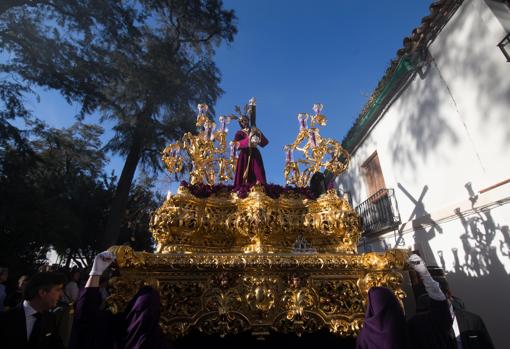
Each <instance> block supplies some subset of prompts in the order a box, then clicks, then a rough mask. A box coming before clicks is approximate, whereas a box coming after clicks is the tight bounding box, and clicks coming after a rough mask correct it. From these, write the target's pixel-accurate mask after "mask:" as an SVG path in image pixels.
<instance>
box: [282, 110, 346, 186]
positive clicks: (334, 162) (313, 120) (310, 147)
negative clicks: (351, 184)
mask: <svg viewBox="0 0 510 349" xmlns="http://www.w3.org/2000/svg"><path fill="white" fill-rule="evenodd" d="M322 108H323V106H322V104H314V108H313V109H314V111H315V115H309V114H307V113H299V114H298V120H299V123H300V129H299V132H298V135H297V136H296V139H295V140H294V142H293V143H292V144H289V145H286V146H285V148H284V150H285V151H286V152H287V157H286V158H287V160H286V163H285V169H284V176H285V181H286V182H287V183H288V184H295V185H297V186H298V187H306V186H307V185H308V184H309V183H310V178H311V177H312V175H313V174H314V173H316V172H320V170H321V169H322V168H324V169H326V170H328V171H330V172H332V173H333V174H334V175H339V174H340V173H342V172H344V171H345V170H346V169H347V167H348V166H349V161H350V155H349V153H348V152H347V151H346V150H345V149H344V148H342V146H341V145H340V143H338V142H337V141H335V140H334V139H330V138H322V137H321V135H320V132H319V129H318V127H316V125H317V126H325V125H326V121H327V118H326V116H325V115H323V114H321V112H322ZM308 120H310V127H309V128H308V126H307V122H308ZM295 150H297V151H299V152H301V153H302V158H301V159H298V160H295V161H294V156H293V152H294V151H295ZM326 155H330V160H329V161H326V160H325V156H326ZM300 165H301V166H302V167H304V169H303V171H300V169H299V166H300Z"/></svg>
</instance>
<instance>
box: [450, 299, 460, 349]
mask: <svg viewBox="0 0 510 349" xmlns="http://www.w3.org/2000/svg"><path fill="white" fill-rule="evenodd" d="M448 303H449V304H450V314H451V315H452V318H453V324H452V329H453V333H454V334H455V343H456V344H457V349H462V339H461V337H460V330H459V323H458V322H457V317H456V316H455V311H454V310H453V305H452V303H450V302H448Z"/></svg>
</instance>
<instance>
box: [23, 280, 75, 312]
mask: <svg viewBox="0 0 510 349" xmlns="http://www.w3.org/2000/svg"><path fill="white" fill-rule="evenodd" d="M64 282H65V277H64V276H63V275H61V274H57V273H37V274H35V275H34V276H32V277H31V278H30V280H29V281H28V284H27V286H26V287H25V293H24V298H25V299H26V300H28V301H29V302H30V303H31V304H32V306H34V308H36V310H38V311H47V310H49V309H52V308H54V307H55V306H56V305H57V303H58V301H59V300H60V298H61V297H62V289H63V287H64Z"/></svg>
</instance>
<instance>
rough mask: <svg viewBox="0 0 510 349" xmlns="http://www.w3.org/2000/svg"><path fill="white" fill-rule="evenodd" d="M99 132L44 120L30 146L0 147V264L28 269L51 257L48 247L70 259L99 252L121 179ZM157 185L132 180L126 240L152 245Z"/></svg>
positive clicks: (80, 259) (84, 259)
mask: <svg viewBox="0 0 510 349" xmlns="http://www.w3.org/2000/svg"><path fill="white" fill-rule="evenodd" d="M101 134H102V129H101V128H100V127H98V126H97V125H87V124H83V123H81V122H77V123H75V124H74V125H73V126H71V127H70V128H67V129H53V128H47V127H42V126H40V127H38V128H36V129H33V133H32V138H31V140H27V139H25V140H24V141H25V143H26V144H28V145H29V147H30V151H29V152H27V151H25V149H24V148H23V149H22V148H20V147H17V146H16V144H4V145H2V146H1V147H0V149H1V150H2V151H1V152H0V154H1V156H0V196H1V197H2V200H0V265H5V266H9V267H10V268H11V269H12V270H14V271H18V272H20V273H22V272H26V271H28V270H30V269H34V268H36V267H37V265H38V264H41V263H43V262H44V261H45V258H46V253H47V252H48V251H49V249H50V247H52V248H53V249H54V250H55V251H56V252H57V253H58V254H59V255H60V256H62V257H63V258H62V262H63V263H64V264H69V263H70V262H73V261H74V262H79V263H84V264H88V263H90V262H91V261H92V259H93V257H94V255H95V254H96V253H97V252H99V250H100V248H101V246H100V241H101V236H102V233H103V231H104V226H105V224H106V220H107V218H108V212H109V206H110V203H111V201H112V199H113V195H114V192H115V183H116V178H115V177H114V176H107V175H105V173H104V165H105V154H104V152H103V150H102V149H101V143H100V136H101ZM152 189H153V188H152V183H151V182H149V181H146V182H143V183H139V184H136V185H135V186H134V190H133V192H132V195H131V196H130V197H129V201H128V211H129V212H130V214H129V215H128V216H127V219H126V221H125V223H124V226H123V227H122V232H123V239H124V241H123V242H126V243H129V244H131V245H132V246H133V247H136V248H138V249H145V250H149V251H150V250H152V245H153V242H152V240H151V237H150V233H149V231H148V222H149V218H150V212H151V211H152V210H154V209H155V208H156V207H158V206H159V205H160V204H161V199H160V198H159V197H158V196H155V194H154V193H153V192H152ZM124 236H125V237H124Z"/></svg>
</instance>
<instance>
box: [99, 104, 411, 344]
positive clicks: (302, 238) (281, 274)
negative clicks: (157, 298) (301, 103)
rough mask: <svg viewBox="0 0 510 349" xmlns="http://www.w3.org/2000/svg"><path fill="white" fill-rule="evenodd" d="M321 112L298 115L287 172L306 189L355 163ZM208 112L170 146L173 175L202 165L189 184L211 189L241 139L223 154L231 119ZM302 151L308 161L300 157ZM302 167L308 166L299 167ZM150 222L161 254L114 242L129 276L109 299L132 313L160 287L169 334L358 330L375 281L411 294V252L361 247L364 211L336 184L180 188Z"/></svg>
mask: <svg viewBox="0 0 510 349" xmlns="http://www.w3.org/2000/svg"><path fill="white" fill-rule="evenodd" d="M314 110H315V115H312V116H310V115H308V114H301V115H300V124H301V130H300V132H299V134H298V136H297V138H296V140H295V141H294V143H293V144H292V145H289V146H287V149H286V150H287V164H286V167H285V178H286V180H287V182H288V183H293V184H296V185H297V186H300V187H303V186H306V185H307V184H308V182H309V180H310V177H311V176H312V174H313V173H315V172H318V171H319V170H321V169H322V168H325V169H327V170H329V171H331V172H333V173H334V174H339V173H340V172H342V171H344V170H345V169H346V168H347V165H348V162H349V154H348V153H347V152H346V151H345V150H343V149H342V147H341V146H340V144H339V143H337V142H335V141H333V140H330V139H326V138H322V137H321V136H320V134H319V131H318V128H317V127H318V126H324V125H325V124H326V117H325V116H324V115H322V114H321V110H322V105H314ZM207 111H208V108H207V106H206V105H199V114H198V116H197V123H196V125H197V127H198V128H201V130H200V132H199V133H198V134H197V135H192V134H190V133H187V134H185V135H184V137H183V138H182V140H181V141H180V142H176V143H174V144H171V145H169V146H168V147H167V148H166V149H165V150H164V151H163V161H164V162H165V164H166V166H167V168H168V170H169V171H170V172H171V173H180V172H181V171H183V170H184V169H185V168H186V169H187V168H189V167H190V164H191V165H192V170H191V173H190V178H191V179H190V181H191V184H197V183H207V184H209V185H212V184H214V183H216V182H218V181H219V182H222V181H225V180H228V179H231V178H232V175H233V169H234V164H235V161H236V159H235V143H232V144H231V154H230V157H229V158H228V159H227V157H226V156H225V154H224V153H225V151H226V133H227V130H226V128H225V125H226V123H227V122H228V119H225V118H224V117H222V118H220V123H221V128H220V130H219V131H216V132H215V127H216V124H215V123H214V122H213V121H212V120H210V119H209V118H208V117H207ZM307 120H310V122H311V124H310V128H308V127H307V125H306V122H307ZM303 142H304V143H305V144H304V145H301V144H302V143H303ZM293 150H298V151H301V152H302V153H303V156H304V159H300V160H297V161H294V160H293V159H292V151H293ZM328 154H329V155H330V156H331V159H330V160H329V161H326V160H325V157H326V156H327V155H328ZM298 165H305V166H306V169H305V170H303V171H302V172H300V170H299V166H298ZM192 189H193V188H192ZM214 189H215V190H217V189H218V187H214ZM150 230H151V231H152V234H153V237H154V240H155V241H156V242H157V244H158V250H157V251H158V253H156V254H152V253H145V252H134V251H133V250H132V249H131V248H130V247H128V246H114V247H112V248H110V251H111V252H113V253H114V254H115V255H116V257H117V258H116V266H117V268H118V269H119V271H120V277H118V278H114V279H112V280H111V287H112V296H111V297H110V298H109V299H108V302H109V304H110V307H111V309H112V310H113V311H114V312H119V311H122V309H124V307H125V306H126V304H127V302H128V301H129V300H130V299H131V298H132V297H133V295H134V294H135V293H136V292H137V290H138V289H139V288H140V287H141V286H143V285H152V286H153V287H155V288H157V289H158V291H159V293H160V295H161V301H162V315H161V321H160V324H161V326H162V328H163V330H164V331H165V332H166V333H167V334H168V335H169V336H171V337H180V336H184V335H186V334H188V333H189V332H190V331H191V330H199V331H201V332H203V333H206V334H219V335H220V336H225V335H231V334H236V333H240V332H243V331H251V332H252V333H253V334H254V335H256V336H258V337H261V336H266V335H269V334H270V333H271V332H273V331H278V332H283V333H289V332H292V333H296V334H297V335H301V334H303V333H306V332H314V331H317V330H319V329H322V328H328V329H329V330H330V331H331V332H333V333H335V334H337V335H341V336H347V335H356V334H357V333H358V332H359V330H360V327H361V325H362V323H363V318H364V307H365V305H366V301H367V293H368V289H369V288H370V287H372V286H381V285H382V286H386V287H389V288H390V289H392V290H393V291H394V292H395V294H396V295H397V296H398V297H399V299H403V298H404V297H405V293H404V292H403V291H402V289H401V288H400V284H401V282H402V275H401V274H400V271H401V270H402V269H403V268H404V265H405V261H406V259H407V255H408V251H402V250H392V251H387V252H385V253H367V254H363V255H358V254H357V242H358V238H359V236H360V232H361V226H360V219H359V217H358V216H357V214H356V213H355V212H354V210H353V209H352V208H351V207H350V205H349V204H348V203H347V202H346V201H345V200H344V199H343V198H340V197H339V196H338V195H337V194H336V192H335V191H334V190H331V191H328V192H327V193H325V194H323V195H322V196H320V197H319V198H317V199H316V200H311V199H307V198H306V197H305V196H302V195H300V194H298V193H297V192H290V191H287V192H286V193H283V194H281V195H280V196H279V197H278V198H273V197H270V196H269V195H267V194H266V193H265V192H264V188H263V187H262V186H254V187H253V188H252V189H251V191H250V192H249V193H248V195H247V197H245V198H240V197H238V196H237V194H235V193H231V192H229V191H226V190H224V191H219V192H215V193H214V194H213V195H210V196H209V197H207V198H198V197H196V196H194V195H192V194H191V192H190V190H189V189H188V188H186V187H184V186H181V187H180V188H179V190H178V192H177V193H176V195H173V196H172V195H170V196H169V197H168V198H167V200H166V201H165V203H164V204H163V206H161V207H160V208H159V209H158V210H156V212H155V213H154V214H153V216H152V219H151V222H150Z"/></svg>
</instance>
